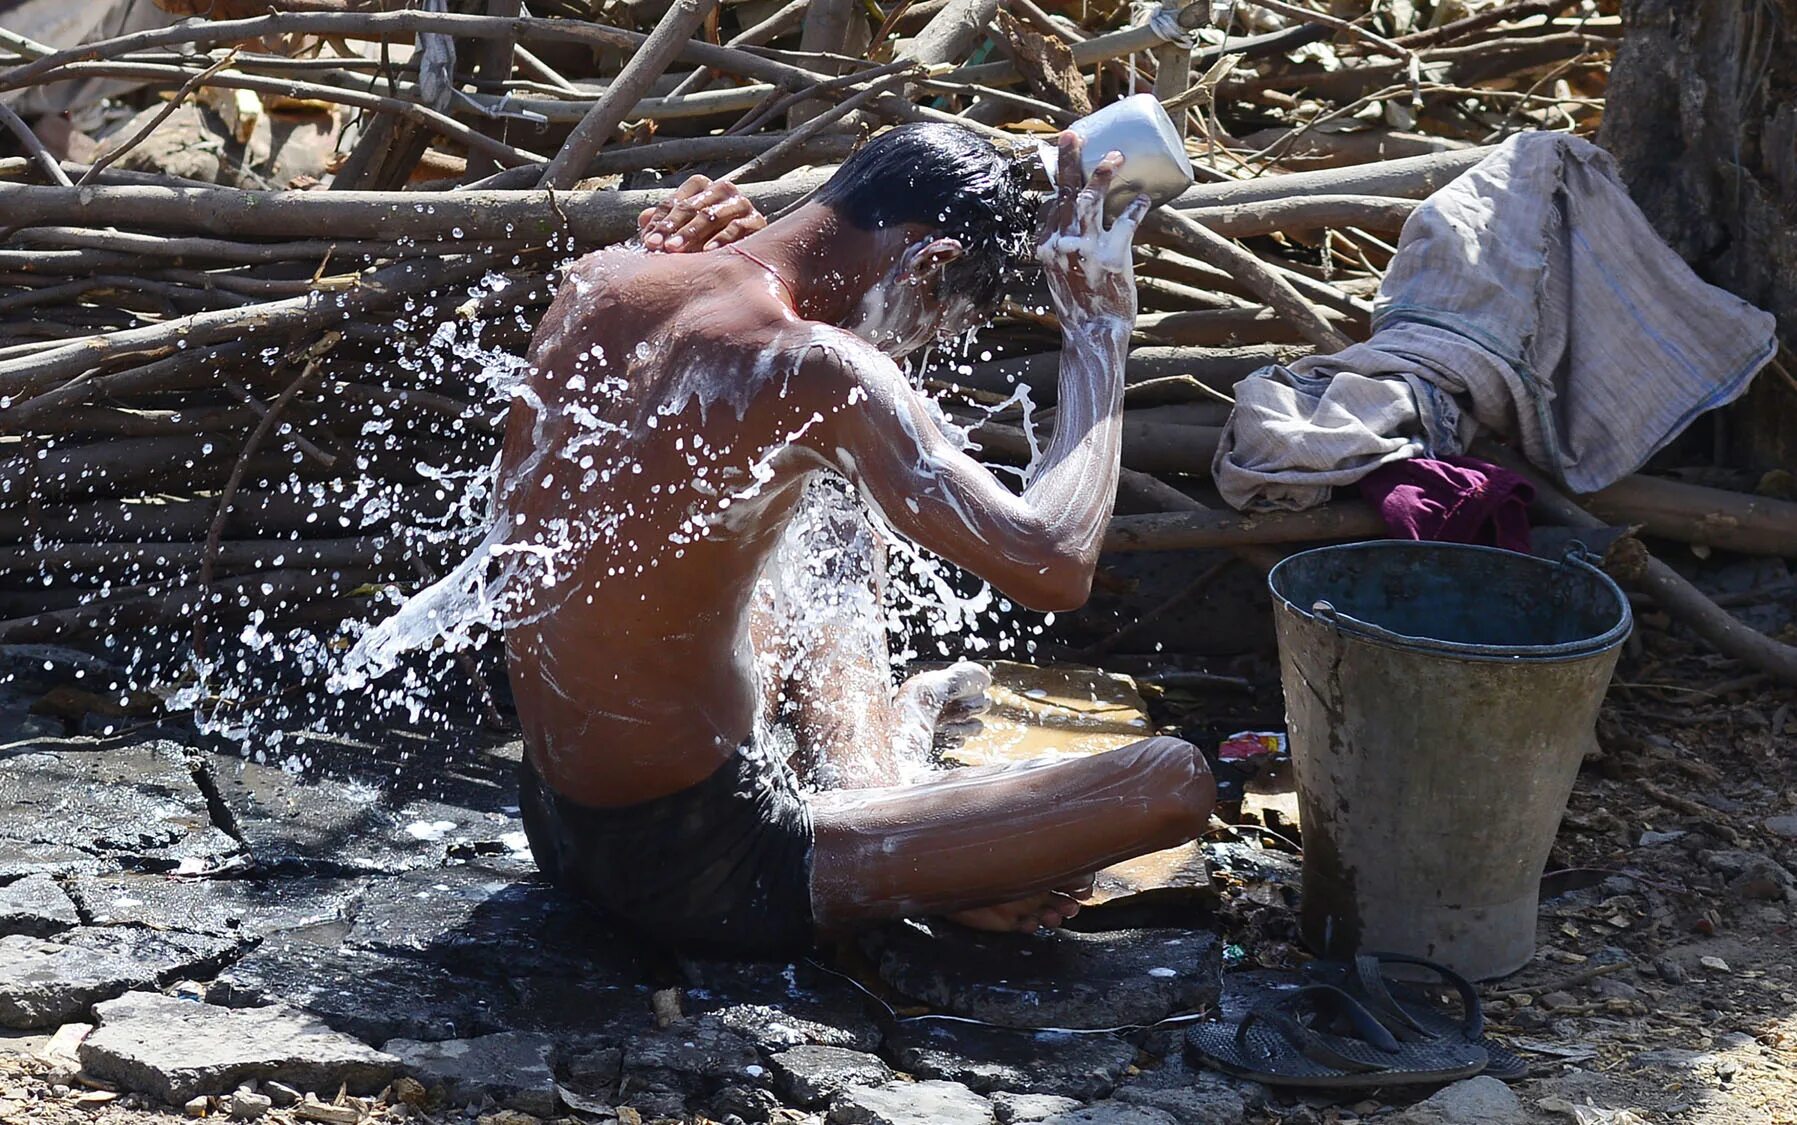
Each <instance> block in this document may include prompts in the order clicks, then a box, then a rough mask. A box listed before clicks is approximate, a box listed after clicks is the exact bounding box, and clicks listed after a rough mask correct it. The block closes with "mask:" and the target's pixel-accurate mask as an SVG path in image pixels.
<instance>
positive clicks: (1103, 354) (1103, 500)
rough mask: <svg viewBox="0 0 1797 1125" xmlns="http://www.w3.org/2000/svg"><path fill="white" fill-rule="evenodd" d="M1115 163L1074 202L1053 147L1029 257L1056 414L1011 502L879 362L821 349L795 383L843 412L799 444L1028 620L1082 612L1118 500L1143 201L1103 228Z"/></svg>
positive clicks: (1075, 181) (1064, 164)
mask: <svg viewBox="0 0 1797 1125" xmlns="http://www.w3.org/2000/svg"><path fill="white" fill-rule="evenodd" d="M1117 163H1118V162H1117V160H1116V158H1114V157H1112V158H1109V159H1107V160H1106V161H1105V162H1104V163H1102V164H1101V165H1100V166H1099V168H1098V170H1097V171H1095V172H1094V173H1093V176H1092V182H1091V183H1090V184H1087V185H1086V186H1085V187H1084V189H1083V190H1081V189H1080V187H1079V175H1080V173H1079V166H1080V165H1079V153H1078V149H1077V145H1076V144H1075V145H1069V144H1068V143H1067V142H1066V141H1065V140H1064V141H1063V146H1062V152H1061V159H1060V164H1059V168H1060V171H1061V175H1062V179H1061V182H1060V184H1059V185H1058V187H1057V190H1056V196H1055V199H1054V200H1053V201H1052V202H1051V204H1050V205H1049V209H1048V212H1047V215H1046V223H1045V226H1044V230H1045V233H1044V235H1043V237H1042V240H1041V244H1040V246H1039V247H1038V250H1037V257H1038V258H1039V259H1040V260H1041V261H1042V264H1043V267H1044V269H1045V270H1046V272H1047V276H1048V286H1049V292H1050V295H1051V296H1052V298H1053V300H1054V304H1055V310H1056V312H1057V313H1058V314H1059V315H1060V319H1061V326H1062V333H1063V343H1062V352H1061V372H1060V404H1059V407H1058V408H1057V410H1056V415H1055V426H1054V434H1053V436H1052V437H1051V438H1050V440H1049V443H1048V446H1047V448H1046V449H1045V450H1044V451H1043V455H1042V458H1041V461H1040V462H1039V463H1038V464H1037V466H1036V468H1035V471H1034V473H1033V474H1032V475H1031V477H1030V479H1029V481H1028V482H1027V484H1026V486H1025V488H1024V490H1023V494H1022V495H1021V496H1019V495H1016V494H1014V493H1012V492H1011V491H1010V490H1009V489H1007V488H1005V487H1004V486H1003V485H1002V484H1001V483H1000V482H999V481H998V480H997V479H995V478H994V477H993V476H992V474H991V473H990V472H988V471H987V470H986V468H985V467H984V466H982V465H980V464H979V463H978V462H977V461H975V460H973V459H972V458H971V457H968V456H967V455H966V454H964V453H962V452H960V451H959V450H958V449H956V448H955V447H954V445H953V444H952V443H950V441H949V440H948V438H947V437H946V436H945V435H944V434H943V433H942V431H941V430H940V429H939V428H938V427H937V425H936V422H935V420H934V418H933V416H932V414H931V412H930V410H929V409H928V405H927V404H926V403H925V401H924V400H923V399H922V397H921V396H920V395H919V394H918V392H916V391H915V390H913V389H912V388H911V386H910V384H909V382H908V381H907V380H906V379H905V377H904V375H903V374H902V373H901V372H900V371H899V370H898V368H897V366H896V365H894V364H893V363H892V361H891V360H890V359H887V358H885V357H884V356H881V355H879V354H878V353H876V352H874V351H873V350H872V349H871V348H854V349H840V350H839V349H834V348H822V347H820V348H815V349H813V351H812V353H811V355H810V356H809V357H808V358H807V360H806V362H805V368H806V371H805V376H804V377H805V378H807V379H808V380H810V379H815V380H817V381H818V382H819V383H822V384H824V385H826V386H827V385H830V384H832V383H834V384H837V385H838V387H839V390H840V393H841V395H842V397H841V398H839V399H837V401H842V402H845V403H847V405H845V406H844V407H843V408H842V409H839V410H837V411H835V412H834V413H833V414H832V415H831V416H830V417H828V418H826V419H824V420H823V421H822V422H821V423H820V425H819V426H818V427H817V428H816V429H815V431H814V432H813V433H812V434H811V435H810V436H808V437H807V438H806V439H804V440H805V441H806V444H808V445H811V446H812V447H813V448H814V449H816V450H817V452H818V453H820V454H821V455H822V456H824V457H825V458H826V459H827V460H829V461H830V462H831V463H833V464H835V465H836V467H837V468H838V469H840V470H841V471H842V472H843V473H844V474H845V475H846V476H848V477H849V479H850V480H853V481H854V482H855V483H856V484H857V485H858V486H859V487H860V489H861V491H862V494H863V495H864V496H865V497H866V498H867V499H868V500H869V502H870V503H872V504H873V505H874V506H875V507H877V508H878V509H879V510H880V512H881V513H882V514H883V515H884V516H885V518H886V519H887V521H888V522H889V523H891V524H892V526H893V527H894V528H895V529H896V530H898V531H899V532H901V533H902V534H904V535H905V536H907V537H908V538H910V539H912V540H913V541H915V542H917V543H918V544H920V545H922V546H924V547H927V548H929V549H930V550H932V551H934V552H936V553H937V554H939V555H942V556H943V557H944V558H947V559H948V560H950V561H951V562H954V563H955V564H957V565H959V566H962V567H965V568H966V569H968V570H971V571H973V572H974V573H975V574H978V575H980V576H981V577H982V578H985V579H986V580H987V581H989V582H991V583H992V584H993V585H994V586H997V587H998V588H999V589H1000V590H1002V591H1003V592H1004V593H1005V594H1006V595H1008V596H1009V597H1011V598H1012V599H1014V600H1016V601H1017V602H1020V603H1021V604H1023V605H1026V606H1030V607H1031V608H1034V609H1043V610H1067V609H1074V608H1077V607H1078V606H1080V605H1083V604H1084V603H1085V601H1086V598H1087V596H1088V595H1089V593H1090V592H1091V585H1092V573H1093V570H1094V569H1095V568H1096V566H1097V563H1098V551H1099V546H1100V544H1101V542H1102V541H1103V538H1104V530H1105V525H1106V524H1107V523H1108V522H1109V521H1110V516H1111V507H1112V505H1113V504H1114V502H1115V500H1116V493H1117V469H1118V456H1119V453H1120V451H1121V438H1122V425H1123V365H1124V358H1125V355H1126V352H1127V350H1128V346H1129V334H1130V330H1131V329H1132V327H1133V326H1134V323H1135V314H1136V289H1135V277H1134V271H1133V268H1132V265H1131V260H1130V242H1131V239H1132V238H1133V236H1134V234H1135V229H1136V225H1137V224H1138V223H1139V222H1140V221H1141V218H1142V216H1143V215H1144V214H1145V213H1146V212H1147V209H1148V200H1147V199H1146V197H1143V198H1140V199H1138V200H1136V202H1135V203H1134V204H1132V205H1131V206H1130V207H1129V209H1128V210H1127V211H1125V212H1124V214H1123V215H1122V216H1120V217H1119V218H1118V219H1117V221H1116V223H1115V225H1113V226H1112V227H1111V228H1110V229H1109V230H1106V229H1104V198H1105V193H1106V192H1107V191H1108V190H1109V188H1110V181H1111V177H1112V175H1113V174H1114V173H1115V170H1116V167H1117ZM813 385H816V384H813Z"/></svg>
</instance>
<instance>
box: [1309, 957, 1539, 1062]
mask: <svg viewBox="0 0 1797 1125" xmlns="http://www.w3.org/2000/svg"><path fill="white" fill-rule="evenodd" d="M1387 965H1414V966H1416V967H1417V968H1420V969H1425V970H1427V971H1428V972H1429V973H1431V974H1433V975H1434V976H1435V977H1437V978H1438V979H1439V981H1440V984H1442V985H1446V986H1448V987H1450V988H1452V989H1453V990H1454V992H1455V993H1457V994H1458V995H1459V998H1460V1011H1459V1013H1458V1014H1457V1015H1456V1014H1455V1013H1453V1012H1450V1011H1444V1010H1443V1008H1442V1006H1441V1004H1440V1003H1439V1002H1438V1001H1437V1000H1436V998H1435V997H1434V995H1433V994H1432V991H1433V990H1432V989H1430V987H1429V986H1428V985H1426V984H1421V983H1416V982H1411V981H1403V980H1396V979H1394V978H1391V977H1387V976H1386V975H1385V966H1387ZM1305 971H1306V972H1307V973H1308V974H1309V975H1310V976H1311V977H1312V978H1313V979H1316V980H1319V981H1323V982H1326V983H1328V984H1332V985H1335V986H1336V987H1339V988H1341V989H1342V990H1344V991H1345V992H1347V993H1348V994H1349V995H1350V996H1352V997H1354V999H1356V1000H1358V1001H1360V1003H1361V1004H1362V1005H1364V1006H1365V1007H1366V1008H1367V1010H1368V1011H1370V1012H1372V1013H1373V1016H1374V1017H1375V1018H1377V1019H1378V1020H1379V1022H1380V1023H1381V1024H1383V1025H1384V1026H1385V1029H1386V1030H1387V1031H1390V1032H1391V1033H1392V1034H1393V1035H1394V1036H1396V1037H1397V1038H1399V1039H1409V1038H1413V1037H1414V1036H1416V1035H1423V1036H1427V1037H1430V1038H1434V1039H1445V1040H1450V1041H1454V1042H1460V1043H1470V1044H1472V1045H1473V1046H1475V1047H1482V1048H1484V1050H1485V1053H1486V1054H1487V1055H1488V1056H1490V1059H1491V1061H1490V1063H1489V1064H1488V1065H1487V1066H1486V1067H1485V1070H1484V1072H1483V1073H1485V1074H1488V1075H1490V1076H1491V1077H1493V1078H1500V1079H1502V1080H1504V1081H1505V1082H1510V1081H1513V1080H1515V1079H1518V1078H1527V1077H1528V1075H1529V1064H1528V1062H1527V1061H1525V1060H1524V1059H1523V1058H1522V1056H1520V1055H1518V1054H1516V1053H1515V1052H1514V1051H1511V1050H1510V1049H1509V1048H1508V1047H1505V1046H1504V1045H1503V1044H1501V1043H1498V1042H1497V1041H1496V1040H1494V1039H1492V1038H1491V1037H1490V1036H1488V1035H1486V1034H1485V1010H1484V1008H1483V1007H1482V1006H1481V1005H1480V1003H1479V991H1478V989H1476V988H1474V987H1473V985H1472V982H1471V981H1469V980H1467V979H1466V978H1465V977H1463V976H1461V975H1460V974H1459V973H1456V972H1455V971H1454V970H1452V969H1450V968H1448V967H1447V966H1446V965H1441V964H1437V963H1436V962H1434V961H1430V960H1427V959H1425V958H1422V957H1413V956H1410V955H1409V954H1405V953H1362V954H1360V955H1359V956H1357V957H1355V958H1354V961H1353V963H1352V964H1351V965H1350V964H1348V963H1346V962H1342V961H1318V962H1314V963H1312V964H1311V965H1310V966H1308V967H1307V968H1306V970H1305Z"/></svg>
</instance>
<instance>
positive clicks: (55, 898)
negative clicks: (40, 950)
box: [0, 875, 81, 937]
mask: <svg viewBox="0 0 1797 1125" xmlns="http://www.w3.org/2000/svg"><path fill="white" fill-rule="evenodd" d="M80 924H81V915H80V914H79V913H77V912H76V910H75V903H74V902H73V901H72V900H71V899H70V898H69V896H68V895H67V894H65V893H64V892H63V889H62V888H61V887H59V886H57V885H56V880H54V879H52V878H50V877H49V876H48V875H27V876H26V877H25V878H23V879H20V880H18V881H17V882H13V883H8V884H7V885H6V886H4V887H0V936H4V935H6V934H24V935H26V936H27V937H48V936H49V935H51V934H54V933H57V932H59V931H62V930H66V929H68V928H69V927H71V926H78V925H80Z"/></svg>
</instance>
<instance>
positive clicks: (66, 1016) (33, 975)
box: [0, 935, 156, 1028]
mask: <svg viewBox="0 0 1797 1125" xmlns="http://www.w3.org/2000/svg"><path fill="white" fill-rule="evenodd" d="M155 980H156V972H155V970H154V969H153V968H149V967H146V966H143V965H138V964H136V963H134V962H132V961H130V960H127V959H126V958H123V957H119V956H116V955H114V954H112V953H105V952H101V951H99V950H94V949H83V948H80V947H78V946H71V945H65V944H60V943H56V942H50V941H44V940H42V939H40V938H30V937H24V936H23V935H14V936H11V937H4V938H0V1027H17V1028H34V1027H55V1026H57V1025H58V1024H64V1023H69V1022H71V1021H74V1020H77V1019H80V1018H84V1017H85V1016H86V1015H87V1012H88V1009H89V1008H91V1007H92V1006H93V1005H94V1004H95V1003H97V1002H98V1001H101V1000H107V999H110V998H112V997H114V996H117V995H119V994H120V993H122V992H125V991H127V990H129V989H133V988H144V987H146V986H148V985H150V984H153V983H155Z"/></svg>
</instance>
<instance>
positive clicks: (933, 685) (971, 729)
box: [896, 660, 992, 749]
mask: <svg viewBox="0 0 1797 1125" xmlns="http://www.w3.org/2000/svg"><path fill="white" fill-rule="evenodd" d="M991 687H992V673H990V672H988V671H987V670H986V668H985V666H984V665H981V664H975V663H974V662H973V661H971V660H962V661H958V662H956V663H954V664H950V665H949V666H948V667H946V668H935V669H932V670H930V671H928V672H919V673H918V674H917V675H915V676H912V677H911V678H910V679H908V680H906V681H905V682H904V683H902V684H900V685H899V688H898V691H897V693H896V696H897V698H896V703H897V706H898V711H899V714H900V715H901V716H902V717H904V718H905V719H908V720H910V721H913V722H916V723H918V724H920V725H921V727H922V728H923V730H925V731H927V732H929V734H930V737H931V738H932V740H933V741H934V742H935V744H936V747H937V748H938V749H951V748H953V747H956V746H959V745H961V744H962V743H964V742H966V741H967V740H968V739H969V738H972V737H973V736H974V735H976V734H978V733H980V731H981V730H983V729H985V724H984V723H982V722H981V721H980V715H982V714H983V713H984V712H985V710H986V708H988V707H990V706H991V705H992V701H991V700H990V699H989V698H988V697H987V694H986V693H987V691H989V690H990V689H991Z"/></svg>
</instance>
